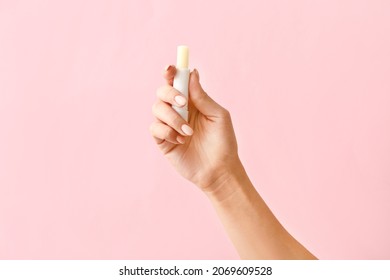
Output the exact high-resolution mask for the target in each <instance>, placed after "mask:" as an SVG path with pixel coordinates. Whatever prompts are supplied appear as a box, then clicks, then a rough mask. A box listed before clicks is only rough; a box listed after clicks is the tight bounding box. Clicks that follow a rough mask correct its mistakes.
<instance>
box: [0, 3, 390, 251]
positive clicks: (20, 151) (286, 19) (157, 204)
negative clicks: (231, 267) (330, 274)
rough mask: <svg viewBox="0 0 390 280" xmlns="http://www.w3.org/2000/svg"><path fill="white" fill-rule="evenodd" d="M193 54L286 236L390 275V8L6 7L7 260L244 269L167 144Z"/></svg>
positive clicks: (1, 154) (0, 73)
mask: <svg viewBox="0 0 390 280" xmlns="http://www.w3.org/2000/svg"><path fill="white" fill-rule="evenodd" d="M179 44H187V45H189V46H190V52H191V57H190V64H191V67H192V68H193V67H196V68H197V69H198V70H199V71H200V75H201V82H202V84H203V86H204V88H205V89H206V90H207V92H208V93H209V95H211V96H212V97H213V98H214V99H215V100H217V101H218V102H220V103H221V104H222V105H223V106H225V107H226V108H228V109H229V110H230V112H231V114H232V117H233V122H234V126H235V131H236V133H237V138H238V143H239V152H240V156H241V159H242V161H243V163H244V165H245V166H246V168H247V171H248V173H249V175H250V177H251V179H252V181H253V183H254V184H255V185H256V187H257V189H258V191H259V192H260V193H261V195H262V196H263V197H264V199H265V200H266V202H267V203H268V204H269V206H270V207H271V209H272V210H273V212H274V213H275V214H276V216H277V217H278V218H279V219H280V221H281V222H282V223H283V225H285V227H286V228H287V229H288V230H289V231H290V232H291V233H292V234H293V235H294V236H295V237H296V238H297V239H298V240H300V241H301V242H302V243H303V244H304V245H306V246H307V247H308V248H309V249H310V250H311V251H312V252H313V253H314V254H315V255H316V256H318V257H319V258H323V259H389V258H390V241H389V236H390V222H389V221H390V203H389V202H390V51H389V50H390V2H389V1H386V0H383V1H379V0H375V1H373V0H366V1H363V0H344V1H340V0H326V1H325V0H322V1H320V0H315V1H308V0H298V1H288V0H284V1H282V0H277V1H255V0H253V1H179V0H175V1H173V0H171V1H158V0H155V1H141V0H140V1H130V0H116V1H110V0H93V1H92V0H88V1H76V0H72V1H49V0H45V1H44V0H34V1H27V0H24V1H23V0H19V1H17V0H0V258H1V259H235V258H238V255H237V254H236V253H235V251H234V248H233V246H232V245H231V244H230V242H229V240H228V238H227V237H226V235H225V233H224V231H223V228H222V226H221V225H220V223H219V221H218V219H217V216H216V214H215V213H214V211H213V209H212V207H211V205H210V204H209V202H208V201H207V199H206V198H205V196H204V195H202V193H201V192H200V191H198V189H197V188H196V187H195V186H193V185H192V184H190V183H189V182H187V181H185V180H184V179H182V178H181V177H179V176H178V175H177V174H176V172H175V171H174V170H173V169H172V168H171V166H169V164H168V162H166V161H165V159H164V158H163V157H162V156H161V154H160V152H159V151H158V149H157V147H156V146H155V144H154V141H153V140H152V138H151V137H150V135H149V130H148V128H149V124H150V123H151V122H152V119H153V118H152V114H151V106H152V103H153V102H154V100H155V90H156V88H157V87H158V86H160V85H161V84H162V83H163V79H162V76H161V73H162V70H163V68H164V66H165V65H166V64H169V63H175V56H176V46H177V45H179Z"/></svg>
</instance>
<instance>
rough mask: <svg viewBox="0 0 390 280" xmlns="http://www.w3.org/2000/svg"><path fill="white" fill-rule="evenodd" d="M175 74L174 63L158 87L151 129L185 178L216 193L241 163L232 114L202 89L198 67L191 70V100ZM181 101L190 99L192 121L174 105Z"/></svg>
mask: <svg viewBox="0 0 390 280" xmlns="http://www.w3.org/2000/svg"><path fill="white" fill-rule="evenodd" d="M175 73H176V68H175V67H174V66H169V67H168V68H167V70H165V71H164V78H165V79H166V81H167V84H166V85H164V86H161V87H160V88H158V90H157V97H158V99H157V101H156V102H155V103H154V105H153V114H154V116H155V117H156V121H155V122H153V123H152V124H151V126H150V132H151V134H152V136H153V137H154V139H155V140H156V143H157V145H158V147H159V148H160V150H161V151H162V153H163V154H164V155H165V157H166V158H167V159H168V160H169V162H170V163H171V164H172V165H173V166H174V167H175V168H176V170H177V171H178V172H179V173H180V174H181V175H182V176H183V177H184V178H186V179H188V180H190V181H191V182H193V183H194V184H196V185H197V186H198V187H200V188H201V189H202V190H203V191H207V192H209V191H210V192H213V191H214V190H215V189H216V188H217V187H218V185H220V184H221V183H222V182H223V181H224V180H227V179H228V178H229V176H230V174H231V173H232V171H234V170H235V168H236V167H238V166H240V165H241V163H240V161H239V158H238V153H237V141H236V137H235V134H234V130H233V125H232V121H231V118H230V114H229V112H228V111H227V110H226V109H224V108H223V107H222V106H220V105H219V104H217V103H216V102H215V101H214V100H213V99H211V98H210V97H209V96H208V95H207V94H206V92H205V91H204V90H203V89H202V87H201V85H200V83H199V73H198V71H197V70H196V69H194V70H193V71H192V72H191V73H190V80H189V96H190V98H189V100H188V101H187V100H185V97H184V96H183V95H182V94H181V93H180V92H179V91H177V90H176V89H174V88H173V87H172V84H173V78H174V76H175ZM181 100H182V101H185V102H189V103H188V108H189V122H188V123H187V122H186V121H185V120H184V119H183V118H181V117H180V115H179V114H178V113H177V112H176V111H175V110H174V109H173V108H172V107H171V105H176V106H179V107H180V106H184V105H185V103H180V101H181ZM177 101H179V102H177Z"/></svg>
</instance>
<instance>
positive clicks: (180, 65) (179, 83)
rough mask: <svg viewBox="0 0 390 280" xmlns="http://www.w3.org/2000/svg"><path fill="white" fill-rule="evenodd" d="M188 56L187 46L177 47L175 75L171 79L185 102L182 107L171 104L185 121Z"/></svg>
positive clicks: (188, 74) (186, 116) (186, 118)
mask: <svg viewBox="0 0 390 280" xmlns="http://www.w3.org/2000/svg"><path fill="white" fill-rule="evenodd" d="M188 56H189V50H188V47H187V46H178V47H177V61H176V75H175V77H174V79H173V87H174V88H175V89H177V90H178V91H180V92H181V93H182V94H183V95H184V96H185V97H186V99H187V103H186V105H185V106H183V107H177V106H174V105H173V106H172V108H173V109H175V110H176V112H178V113H179V115H180V116H181V117H182V118H183V119H184V120H185V121H186V122H188V82H189V78H190V69H188Z"/></svg>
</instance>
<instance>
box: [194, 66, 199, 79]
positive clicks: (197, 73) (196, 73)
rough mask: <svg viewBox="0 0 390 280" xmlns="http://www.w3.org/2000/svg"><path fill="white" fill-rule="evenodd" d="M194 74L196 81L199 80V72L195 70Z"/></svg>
mask: <svg viewBox="0 0 390 280" xmlns="http://www.w3.org/2000/svg"><path fill="white" fill-rule="evenodd" d="M194 72H195V75H196V77H197V78H198V80H199V72H198V70H196V68H195V69H194Z"/></svg>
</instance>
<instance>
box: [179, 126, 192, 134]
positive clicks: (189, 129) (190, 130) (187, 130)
mask: <svg viewBox="0 0 390 280" xmlns="http://www.w3.org/2000/svg"><path fill="white" fill-rule="evenodd" d="M181 130H182V131H183V132H184V134H186V135H188V136H191V135H192V133H194V131H193V130H192V128H191V127H189V126H188V125H186V124H183V125H182V126H181Z"/></svg>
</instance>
